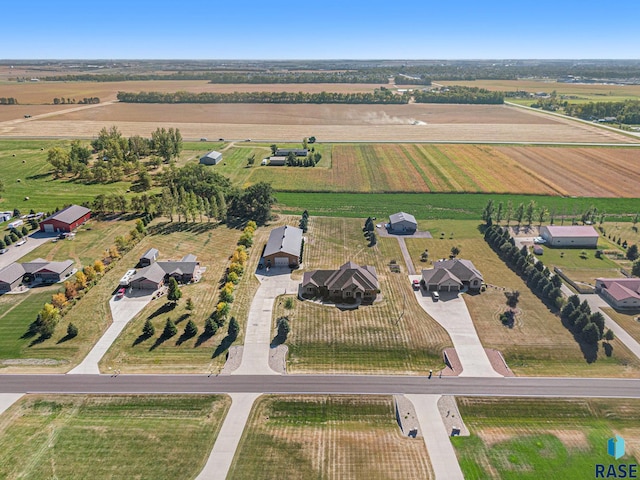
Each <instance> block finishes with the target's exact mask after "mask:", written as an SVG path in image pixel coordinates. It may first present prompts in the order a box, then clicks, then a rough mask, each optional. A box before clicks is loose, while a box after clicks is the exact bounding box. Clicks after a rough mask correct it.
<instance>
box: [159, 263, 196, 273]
mask: <svg viewBox="0 0 640 480" xmlns="http://www.w3.org/2000/svg"><path fill="white" fill-rule="evenodd" d="M156 264H157V265H158V266H160V268H161V269H162V271H163V272H165V273H166V274H167V275H185V274H187V275H193V274H194V273H195V271H196V267H197V266H198V262H183V261H179V262H156Z"/></svg>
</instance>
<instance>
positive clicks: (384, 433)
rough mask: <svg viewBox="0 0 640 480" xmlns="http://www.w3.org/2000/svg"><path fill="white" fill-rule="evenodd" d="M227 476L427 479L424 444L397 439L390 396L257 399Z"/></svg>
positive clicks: (415, 440) (398, 432)
mask: <svg viewBox="0 0 640 480" xmlns="http://www.w3.org/2000/svg"><path fill="white" fill-rule="evenodd" d="M228 478H232V479H236V478H237V479H244V478H263V479H280V478H291V479H308V478H369V479H406V478H425V479H427V478H434V476H433V471H432V469H431V466H430V463H429V456H428V453H427V451H426V448H425V445H424V441H423V440H422V439H421V438H418V439H413V438H409V437H404V436H402V433H401V431H400V428H399V427H398V424H397V423H396V420H395V411H394V405H393V400H392V398H391V397H382V396H380V397H379V396H367V397H366V398H365V397H354V396H321V395H316V396H294V395H288V396H263V397H260V398H259V399H258V400H257V401H256V403H255V404H254V406H253V410H252V412H251V415H250V417H249V421H248V423H247V427H246V428H245V430H244V433H243V436H242V439H241V440H240V445H239V446H238V450H237V451H236V454H235V457H234V461H233V464H232V466H231V469H230V471H229V476H228Z"/></svg>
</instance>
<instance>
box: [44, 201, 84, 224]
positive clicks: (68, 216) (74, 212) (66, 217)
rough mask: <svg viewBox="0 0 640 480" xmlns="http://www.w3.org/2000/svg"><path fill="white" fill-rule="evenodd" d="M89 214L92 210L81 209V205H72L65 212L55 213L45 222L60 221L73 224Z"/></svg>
mask: <svg viewBox="0 0 640 480" xmlns="http://www.w3.org/2000/svg"><path fill="white" fill-rule="evenodd" d="M87 213H91V210H89V209H88V208H85V207H81V206H80V205H71V206H70V207H67V208H65V209H64V210H60V211H59V212H56V213H54V214H53V215H51V216H50V217H49V218H46V219H45V220H43V222H46V221H47V220H58V221H59V222H62V223H66V224H72V223H73V222H75V221H76V220H78V219H80V218H82V217H84V216H85V215H86V214H87Z"/></svg>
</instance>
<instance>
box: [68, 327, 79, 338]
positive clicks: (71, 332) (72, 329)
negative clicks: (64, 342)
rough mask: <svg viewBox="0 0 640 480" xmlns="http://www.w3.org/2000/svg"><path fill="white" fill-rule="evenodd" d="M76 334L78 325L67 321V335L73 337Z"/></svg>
mask: <svg viewBox="0 0 640 480" xmlns="http://www.w3.org/2000/svg"><path fill="white" fill-rule="evenodd" d="M77 336H78V327H76V326H75V325H74V324H73V323H69V325H68V326H67V337H68V338H75V337H77Z"/></svg>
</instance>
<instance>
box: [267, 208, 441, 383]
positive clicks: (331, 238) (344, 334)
mask: <svg viewBox="0 0 640 480" xmlns="http://www.w3.org/2000/svg"><path fill="white" fill-rule="evenodd" d="M363 223H364V221H363V220H355V219H343V218H324V217H311V218H310V219H309V224H308V225H309V230H308V232H307V234H306V237H307V241H306V242H305V247H304V249H305V257H304V269H305V270H307V271H308V270H315V269H336V268H338V267H339V266H341V265H342V264H344V263H345V262H347V261H349V260H351V261H354V262H356V263H357V264H358V265H373V266H374V267H375V268H376V271H377V274H378V280H379V282H380V290H381V301H380V302H376V303H374V304H373V305H366V306H361V307H360V308H358V309H356V310H340V309H338V308H336V307H334V306H327V305H319V304H317V303H314V302H310V301H300V300H298V299H297V298H295V297H291V298H293V299H294V300H293V301H294V306H293V308H292V309H286V308H285V304H286V302H284V301H282V299H280V300H279V301H278V302H276V305H275V308H274V317H273V318H274V322H275V321H276V320H277V319H278V318H279V317H281V316H287V317H289V323H290V326H291V333H290V334H289V340H288V341H287V345H288V346H289V363H288V367H287V368H288V369H289V371H290V372H296V373H302V372H326V373H406V374H408V373H422V372H425V371H427V370H429V369H434V370H436V369H439V368H441V367H442V365H443V363H442V350H443V349H444V348H446V347H448V346H450V345H451V341H450V339H449V336H448V335H447V333H446V331H445V330H444V329H443V328H442V327H440V325H438V324H437V323H436V322H435V321H434V320H433V319H432V318H431V317H429V316H428V315H427V314H426V313H425V312H424V311H423V310H422V309H421V308H420V307H419V305H418V304H417V302H415V300H413V292H412V289H411V285H410V284H409V280H408V278H407V276H406V275H407V272H406V268H405V267H404V264H403V260H402V254H401V253H400V247H399V246H398V242H397V240H396V239H395V238H380V239H379V241H378V244H377V245H376V246H374V247H368V246H367V244H368V241H367V240H366V239H365V238H364V236H363V234H362V225H363ZM392 260H395V261H396V262H397V264H398V265H400V268H401V273H393V272H391V270H390V267H389V264H390V262H391V261H392ZM294 278H297V279H300V280H301V279H302V272H296V273H295V274H294ZM274 324H275V323H274ZM274 335H275V332H274Z"/></svg>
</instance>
